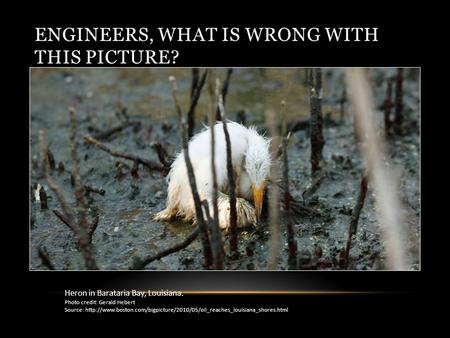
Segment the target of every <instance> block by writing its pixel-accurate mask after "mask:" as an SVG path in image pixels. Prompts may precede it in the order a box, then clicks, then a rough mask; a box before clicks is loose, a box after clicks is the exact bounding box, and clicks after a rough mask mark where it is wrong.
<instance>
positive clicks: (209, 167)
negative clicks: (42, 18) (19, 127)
mask: <svg viewBox="0 0 450 338" xmlns="http://www.w3.org/2000/svg"><path fill="white" fill-rule="evenodd" d="M29 95H30V96H29V109H30V112H29V121H30V130H29V140H30V142H29V147H30V148H29V156H30V159H29V187H30V191H29V211H30V215H29V220H30V223H29V270H31V271H35V270H42V271H44V270H45V271H49V270H56V271H68V270H71V271H74V270H76V271H78V270H117V271H123V270H164V271H187V270H189V271H192V270H193V271H205V270H226V271H236V270H240V271H255V270H257V271H265V270H270V271H274V270H275V271H288V270H316V271H323V270H327V271H330V270H331V271H337V270H345V271H349V270H352V271H353V270H357V271H368V270H370V271H378V270H401V271H420V270H421V252H420V247H421V189H420V180H421V176H420V175H421V170H420V167H421V144H420V140H421V123H420V121H421V68H420V67H398V66H395V67H383V68H380V67H371V68H369V67H354V68H352V67H345V68H330V67H315V68H314V67H308V68H306V67H304V68H301V67H271V68H247V67H227V68H211V67H206V68H192V67H175V68H172V67H164V68H158V67H152V68H148V67H146V68H127V67H120V68H115V67H109V68H99V67H90V68H86V67H55V68H52V67H31V68H29ZM212 131H213V132H212ZM180 277H181V276H180Z"/></svg>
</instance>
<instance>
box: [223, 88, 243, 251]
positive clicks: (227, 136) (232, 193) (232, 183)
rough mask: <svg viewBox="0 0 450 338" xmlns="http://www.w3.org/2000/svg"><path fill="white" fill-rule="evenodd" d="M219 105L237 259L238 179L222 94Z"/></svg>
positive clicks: (232, 236)
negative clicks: (236, 178) (236, 177)
mask: <svg viewBox="0 0 450 338" xmlns="http://www.w3.org/2000/svg"><path fill="white" fill-rule="evenodd" d="M218 107H219V111H220V116H221V120H222V126H223V133H224V135H225V144H226V152H227V175H228V186H229V198H230V229H229V231H230V252H231V258H233V259H237V258H238V257H239V250H238V240H237V210H236V180H235V178H234V170H233V161H232V154H231V140H230V133H229V132H228V127H227V114H226V110H225V108H224V106H223V98H222V95H219V103H218Z"/></svg>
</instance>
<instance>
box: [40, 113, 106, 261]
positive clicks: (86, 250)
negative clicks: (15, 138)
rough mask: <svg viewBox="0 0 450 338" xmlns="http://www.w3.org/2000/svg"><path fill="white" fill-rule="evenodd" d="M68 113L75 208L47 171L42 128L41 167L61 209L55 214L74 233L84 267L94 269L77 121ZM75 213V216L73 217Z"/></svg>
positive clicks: (73, 115) (72, 114)
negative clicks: (81, 171)
mask: <svg viewBox="0 0 450 338" xmlns="http://www.w3.org/2000/svg"><path fill="white" fill-rule="evenodd" d="M69 113H70V122H71V132H70V149H71V152H70V153H71V158H72V177H73V181H74V187H75V201H76V210H72V208H70V207H69V206H68V204H67V203H66V201H65V199H64V196H63V194H62V192H61V189H60V188H59V187H58V185H57V184H56V183H55V182H54V181H53V179H52V178H51V177H50V175H49V173H48V166H49V164H48V156H46V153H45V149H46V142H45V133H44V131H43V130H40V131H39V148H40V152H41V159H42V168H43V173H44V178H45V180H46V182H47V184H48V186H49V187H50V189H51V190H52V191H53V193H54V194H55V195H56V198H57V200H58V202H59V204H60V206H61V208H62V210H63V212H62V213H59V212H55V211H54V213H55V215H56V216H57V217H58V218H59V219H60V220H61V221H62V222H63V223H64V224H66V225H67V226H68V227H69V228H70V229H71V230H72V231H73V232H74V234H75V236H76V238H77V242H78V248H79V250H80V252H81V254H82V255H83V258H84V261H85V265H86V268H87V269H89V270H96V269H98V268H97V263H96V261H95V258H94V255H93V250H92V245H91V241H90V236H89V229H90V228H91V225H90V224H89V222H88V221H87V217H86V216H87V215H86V204H85V198H84V185H83V184H82V182H81V178H80V174H79V169H78V159H77V142H76V131H77V123H76V118H75V111H74V109H73V108H69ZM75 215H76V217H75Z"/></svg>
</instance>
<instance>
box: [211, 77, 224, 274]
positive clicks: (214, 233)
mask: <svg viewBox="0 0 450 338" xmlns="http://www.w3.org/2000/svg"><path fill="white" fill-rule="evenodd" d="M219 86H220V83H219V79H216V83H215V86H214V84H213V80H212V78H211V77H210V78H209V85H208V90H209V95H210V97H211V106H210V110H209V114H208V120H209V130H210V142H211V143H210V146H211V177H212V194H211V203H212V207H213V213H212V223H211V225H210V228H211V244H212V249H213V250H212V253H213V261H214V268H215V269H216V270H222V269H223V244H222V238H221V234H220V229H219V207H218V204H217V197H218V187H217V172H216V132H215V123H216V121H215V115H216V109H217V102H218V99H217V98H218V96H219Z"/></svg>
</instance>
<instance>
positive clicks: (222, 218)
mask: <svg viewBox="0 0 450 338" xmlns="http://www.w3.org/2000/svg"><path fill="white" fill-rule="evenodd" d="M227 128H228V132H229V135H230V143H231V155H232V163H233V170H234V175H235V178H236V197H237V202H236V206H237V215H238V220H237V222H238V224H237V226H238V227H244V226H247V225H252V224H253V225H255V224H256V219H257V218H259V216H260V214H261V209H262V202H263V195H264V189H265V187H266V182H267V179H268V176H269V171H270V165H271V157H270V153H269V145H270V140H269V139H267V138H265V137H263V136H261V135H259V134H258V132H257V131H256V128H255V127H250V128H247V127H245V126H243V125H241V124H239V123H236V122H231V121H229V122H227ZM210 132H211V131H210V128H205V129H204V130H203V131H201V132H200V133H198V134H197V135H195V136H194V137H193V138H192V139H191V140H190V141H189V157H190V159H191V162H192V166H193V169H194V174H195V178H196V183H197V189H198V192H199V196H200V199H201V200H207V201H208V203H209V206H210V208H209V210H211V212H212V211H213V208H212V171H211V141H210V140H211V134H210ZM214 133H215V167H216V175H217V186H218V190H219V192H220V193H219V198H218V210H219V215H218V216H219V217H218V218H219V226H220V228H222V229H224V228H227V227H228V226H229V212H230V211H229V210H230V207H229V199H228V196H226V195H224V194H226V193H227V192H228V173H227V155H226V141H225V134H224V131H223V125H222V122H218V123H217V124H216V125H215V126H214ZM167 179H168V183H169V186H168V196H167V205H166V209H164V210H162V211H161V212H159V213H157V214H156V215H155V217H154V219H155V220H159V221H169V220H173V219H175V218H179V217H181V218H183V219H184V220H185V221H195V206H194V200H193V198H192V192H191V188H190V185H189V179H188V176H187V169H186V164H185V160H184V155H183V153H182V152H180V153H179V154H178V155H177V157H176V159H175V161H174V162H173V164H172V166H171V169H170V172H169V175H168V177H167ZM248 201H252V202H253V205H254V208H253V207H252V206H251V204H250V203H249V202H248Z"/></svg>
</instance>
